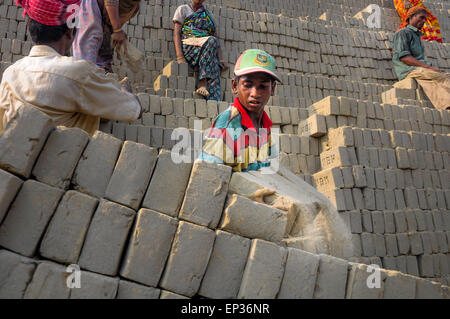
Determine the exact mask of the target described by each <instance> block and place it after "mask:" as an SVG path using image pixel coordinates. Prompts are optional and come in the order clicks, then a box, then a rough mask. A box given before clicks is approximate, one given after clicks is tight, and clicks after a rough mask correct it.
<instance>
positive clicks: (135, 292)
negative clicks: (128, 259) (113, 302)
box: [116, 280, 161, 299]
mask: <svg viewBox="0 0 450 319" xmlns="http://www.w3.org/2000/svg"><path fill="white" fill-rule="evenodd" d="M160 294H161V290H160V289H156V288H152V287H146V286H142V285H138V284H136V283H133V282H130V281H125V280H120V281H119V289H118V291H117V297H116V298H117V299H159V296H160Z"/></svg>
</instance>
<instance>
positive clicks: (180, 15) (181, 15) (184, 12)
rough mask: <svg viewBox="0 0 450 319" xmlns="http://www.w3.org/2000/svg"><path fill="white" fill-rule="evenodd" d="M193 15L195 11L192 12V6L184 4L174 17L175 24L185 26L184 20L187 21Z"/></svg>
mask: <svg viewBox="0 0 450 319" xmlns="http://www.w3.org/2000/svg"><path fill="white" fill-rule="evenodd" d="M193 13H194V10H192V8H191V6H190V5H188V4H183V5H181V6H179V7H178V8H177V10H175V14H174V15H173V22H178V23H181V24H184V20H186V18H187V17H189V16H190V15H192V14H193Z"/></svg>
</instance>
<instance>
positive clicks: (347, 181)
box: [341, 167, 354, 188]
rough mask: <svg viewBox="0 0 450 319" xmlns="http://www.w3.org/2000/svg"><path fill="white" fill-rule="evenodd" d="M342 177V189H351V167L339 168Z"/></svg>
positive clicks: (352, 182) (352, 183) (352, 184)
mask: <svg viewBox="0 0 450 319" xmlns="http://www.w3.org/2000/svg"><path fill="white" fill-rule="evenodd" d="M341 172H342V177H343V178H344V187H346V188H352V187H353V186H354V181H353V173H352V168H351V167H342V168H341Z"/></svg>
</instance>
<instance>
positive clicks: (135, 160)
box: [105, 132, 157, 210]
mask: <svg viewBox="0 0 450 319" xmlns="http://www.w3.org/2000/svg"><path fill="white" fill-rule="evenodd" d="M152 133H153V132H152ZM152 136H153V134H152ZM156 158H157V153H156V150H155V149H153V148H150V147H148V146H145V145H142V144H137V143H134V142H130V141H127V142H125V143H124V145H123V147H122V151H121V153H120V156H119V159H118V161H117V164H116V167H115V169H114V172H113V174H112V176H111V179H110V181H109V184H108V187H107V189H106V192H105V197H106V198H107V199H110V200H112V201H115V202H117V203H119V204H123V205H126V206H128V207H130V208H133V209H135V210H136V209H137V208H139V206H140V204H141V200H142V198H143V197H144V194H145V191H146V190H147V186H148V183H149V181H150V176H151V174H152V172H153V168H154V166H155V163H156Z"/></svg>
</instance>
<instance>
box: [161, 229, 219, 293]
mask: <svg viewBox="0 0 450 319" xmlns="http://www.w3.org/2000/svg"><path fill="white" fill-rule="evenodd" d="M214 239H215V233H214V232H213V231H212V230H210V229H208V228H206V227H202V226H198V225H195V224H191V223H188V222H183V221H180V222H179V225H178V229H177V232H176V234H175V238H174V240H173V243H172V250H171V253H170V256H169V259H168V261H167V264H166V268H165V270H164V274H163V276H162V278H161V281H160V283H159V286H160V287H162V288H164V289H167V290H170V291H174V292H176V293H178V294H181V295H185V296H188V297H192V296H193V295H195V294H196V293H197V291H198V289H199V288H200V284H201V280H202V278H203V276H204V274H205V271H206V267H207V265H208V261H209V258H210V255H211V252H212V249H213V245H214Z"/></svg>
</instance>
